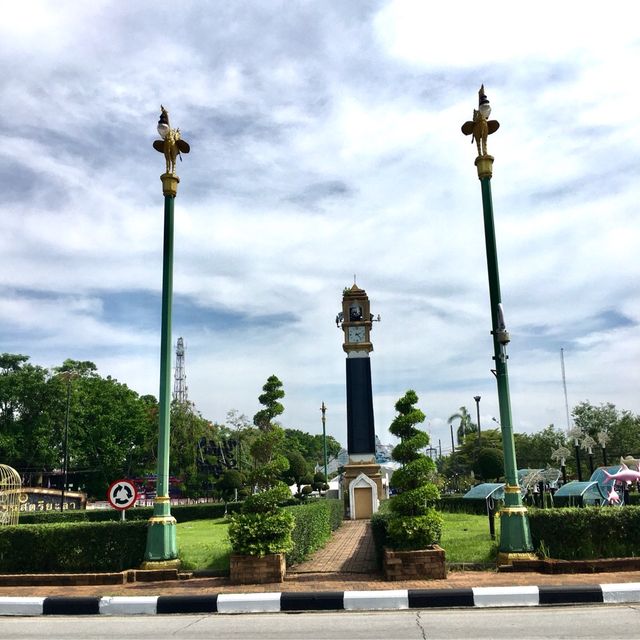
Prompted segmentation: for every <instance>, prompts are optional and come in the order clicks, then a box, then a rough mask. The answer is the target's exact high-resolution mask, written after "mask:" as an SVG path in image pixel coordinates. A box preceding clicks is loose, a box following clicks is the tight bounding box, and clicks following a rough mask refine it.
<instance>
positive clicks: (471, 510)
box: [435, 495, 502, 516]
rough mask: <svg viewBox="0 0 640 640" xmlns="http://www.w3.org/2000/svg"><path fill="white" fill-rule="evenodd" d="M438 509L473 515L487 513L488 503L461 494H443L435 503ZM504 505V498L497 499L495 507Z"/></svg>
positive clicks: (498, 507)
mask: <svg viewBox="0 0 640 640" xmlns="http://www.w3.org/2000/svg"><path fill="white" fill-rule="evenodd" d="M435 507H436V509H437V510H438V511H444V512H446V513H468V514H471V515H478V516H485V515H487V505H486V502H485V501H484V500H465V499H464V498H463V497H462V496H461V495H452V496H441V498H440V500H438V501H437V502H436V504H435ZM501 507H502V500H498V501H496V506H495V509H496V511H498V509H500V508H501Z"/></svg>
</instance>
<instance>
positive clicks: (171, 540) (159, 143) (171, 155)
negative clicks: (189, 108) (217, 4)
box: [143, 105, 190, 568]
mask: <svg viewBox="0 0 640 640" xmlns="http://www.w3.org/2000/svg"><path fill="white" fill-rule="evenodd" d="M158 134H159V135H160V137H161V138H162V140H155V141H154V143H153V148H154V149H155V150H156V151H159V152H160V153H163V154H164V157H165V164H166V172H165V173H163V174H162V175H161V176H160V180H161V181H162V193H163V195H164V243H163V251H162V327H161V332H160V398H159V422H160V425H159V430H158V431H159V433H158V479H157V484H156V498H155V500H154V503H153V516H152V517H151V518H150V519H149V528H148V530H147V548H146V550H145V554H144V559H145V563H144V565H143V566H145V567H146V568H158V567H159V566H161V564H160V563H162V566H167V567H170V566H175V565H176V564H177V563H178V562H179V561H178V560H177V558H178V548H177V543H176V519H175V518H174V517H173V516H172V515H171V500H170V497H169V436H170V420H171V405H170V403H171V305H172V297H173V218H174V201H175V198H176V195H177V193H178V183H179V182H180V178H179V177H178V176H177V175H176V172H175V169H176V159H177V157H178V156H179V155H180V153H181V152H182V153H189V150H190V148H189V145H188V144H187V143H186V142H185V141H184V140H182V139H181V137H180V129H172V128H171V126H170V124H169V113H168V112H167V110H166V109H165V108H164V107H163V106H162V105H160V119H159V121H158Z"/></svg>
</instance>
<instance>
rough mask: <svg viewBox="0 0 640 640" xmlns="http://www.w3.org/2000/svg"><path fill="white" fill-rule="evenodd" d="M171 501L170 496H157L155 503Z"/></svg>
mask: <svg viewBox="0 0 640 640" xmlns="http://www.w3.org/2000/svg"><path fill="white" fill-rule="evenodd" d="M170 499H171V498H169V496H156V499H155V501H154V502H169V500H170Z"/></svg>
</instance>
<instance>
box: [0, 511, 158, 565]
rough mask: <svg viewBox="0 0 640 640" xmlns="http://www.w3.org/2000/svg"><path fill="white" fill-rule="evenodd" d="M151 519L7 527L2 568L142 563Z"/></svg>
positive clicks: (0, 549)
mask: <svg viewBox="0 0 640 640" xmlns="http://www.w3.org/2000/svg"><path fill="white" fill-rule="evenodd" d="M146 542H147V523H146V522H142V521H138V522H83V523H62V524H35V525H17V526H10V527H3V529H2V535H1V536H0V572H1V573H93V572H96V571H123V570H124V569H131V568H135V567H139V566H140V564H141V563H142V561H143V559H144V551H145V546H146Z"/></svg>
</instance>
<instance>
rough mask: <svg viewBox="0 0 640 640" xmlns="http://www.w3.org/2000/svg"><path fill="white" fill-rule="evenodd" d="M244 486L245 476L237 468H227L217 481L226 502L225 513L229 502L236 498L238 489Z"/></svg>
mask: <svg viewBox="0 0 640 640" xmlns="http://www.w3.org/2000/svg"><path fill="white" fill-rule="evenodd" d="M243 486H244V476H243V475H242V473H240V472H239V471H238V470H237V469H225V471H224V472H223V473H222V475H221V476H220V478H219V479H218V482H217V487H218V489H219V490H220V493H221V495H222V499H223V500H224V503H225V508H224V513H225V515H226V514H227V502H229V501H231V500H232V499H233V500H235V499H236V497H237V495H238V491H240V490H241V489H242V487H243Z"/></svg>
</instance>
